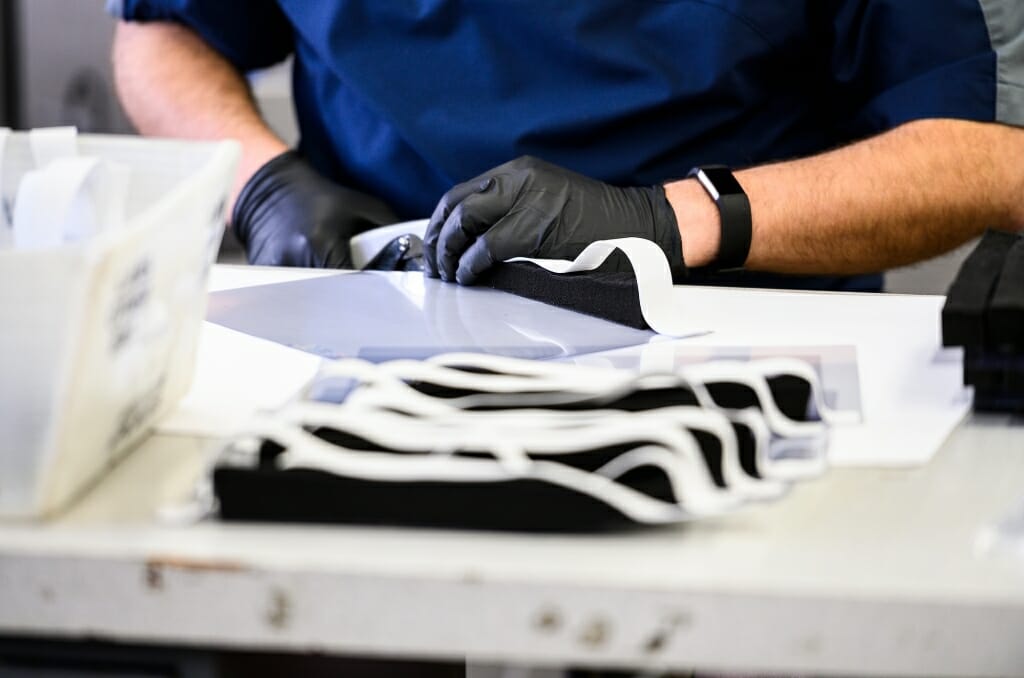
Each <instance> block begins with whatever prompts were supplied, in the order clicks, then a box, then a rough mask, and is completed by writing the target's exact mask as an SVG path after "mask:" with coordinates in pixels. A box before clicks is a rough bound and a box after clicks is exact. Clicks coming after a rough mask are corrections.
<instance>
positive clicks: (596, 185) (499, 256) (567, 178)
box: [423, 157, 686, 285]
mask: <svg viewBox="0 0 1024 678" xmlns="http://www.w3.org/2000/svg"><path fill="white" fill-rule="evenodd" d="M625 237H639V238H646V239H648V240H653V241H654V242H656V243H657V244H658V245H660V246H661V248H662V249H663V250H664V251H665V254H666V256H667V257H668V261H669V266H670V267H671V268H672V272H673V277H676V278H677V279H678V278H681V277H682V275H683V273H684V271H685V268H686V267H685V265H684V263H683V253H682V243H681V241H680V238H679V229H678V226H677V225H676V217H675V212H674V211H673V209H672V206H671V205H670V204H669V202H668V199H667V198H666V197H665V190H664V189H663V188H662V187H661V186H652V187H649V188H648V187H637V188H618V187H616V186H610V185H608V184H605V183H602V182H600V181H596V180H594V179H590V178H588V177H585V176H582V175H580V174H576V173H575V172H570V171H569V170H566V169H563V168H561V167H558V166H556V165H552V164H551V163H547V162H544V161H543V160H538V159H537V158H531V157H522V158H518V159H516V160H513V161H512V162H508V163H505V164H504V165H501V166H500V167H497V168H495V169H493V170H491V171H489V172H485V173H484V174H481V175H480V176H478V177H477V178H475V179H473V180H471V181H467V182H465V183H463V184H459V185H458V186H455V187H454V188H452V189H451V190H450V191H448V192H447V193H446V194H445V195H444V197H443V198H441V201H440V202H439V203H438V205H437V208H436V209H435V210H434V214H433V216H432V217H431V218H430V223H429V224H428V226H427V232H426V236H425V237H424V239H423V256H424V266H425V268H426V273H427V275H430V276H432V277H435V278H436V277H441V278H442V279H443V280H446V281H453V280H454V281H457V282H458V283H460V284H462V285H471V284H473V283H474V282H475V281H476V280H477V278H478V277H479V276H480V274H481V273H483V272H484V271H485V270H486V269H487V268H489V267H490V266H492V265H493V264H495V263H497V262H500V261H504V260H505V259H511V258H512V257H531V258H545V259H573V258H575V257H576V255H578V254H579V253H580V252H582V251H583V250H584V249H585V248H586V247H587V245H589V244H590V243H592V242H594V241H595V240H607V239H610V238H625Z"/></svg>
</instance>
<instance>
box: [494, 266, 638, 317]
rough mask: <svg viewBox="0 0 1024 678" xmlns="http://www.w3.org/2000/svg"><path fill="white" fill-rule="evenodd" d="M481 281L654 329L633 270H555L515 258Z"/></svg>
mask: <svg viewBox="0 0 1024 678" xmlns="http://www.w3.org/2000/svg"><path fill="white" fill-rule="evenodd" d="M480 284H481V285H485V286H487V287H493V288H494V289H497V290H501V291H503V292H510V293H512V294H515V295H518V296H520V297H526V298H527V299H533V300H534V301H541V302H544V303H545V304H551V305H552V306H558V307H559V308H565V309H569V310H570V311H578V312H580V313H586V314H587V315H592V316H595V317H597V318H601V319H603V320H610V321H611V322H614V323H619V324H620V325H626V326H628V327H634V328H636V329H638V330H649V329H651V326H650V325H648V324H647V321H646V320H644V316H643V313H642V312H641V311H640V290H639V287H638V286H637V282H636V276H634V275H633V273H632V272H622V271H602V270H596V271H587V272H581V273H552V272H550V271H548V270H546V269H544V268H541V267H540V266H537V265H536V264H531V263H529V262H526V261H513V262H508V263H503V264H498V265H497V266H494V267H492V268H491V269H490V270H489V271H488V272H487V273H486V274H485V275H484V276H483V278H481V280H480Z"/></svg>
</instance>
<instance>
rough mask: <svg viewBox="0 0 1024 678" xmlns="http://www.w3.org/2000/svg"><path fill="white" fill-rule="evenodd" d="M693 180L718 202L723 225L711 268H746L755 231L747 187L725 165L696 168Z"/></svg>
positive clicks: (692, 175)
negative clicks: (751, 239)
mask: <svg viewBox="0 0 1024 678" xmlns="http://www.w3.org/2000/svg"><path fill="white" fill-rule="evenodd" d="M690 177H693V178H695V179H697V182H698V183H699V184H700V185H701V186H703V187H704V190H705V191H707V193H708V195H710V196H711V199H712V200H714V201H715V205H716V206H717V207H718V215H719V217H720V221H721V223H722V235H721V240H720V241H719V245H718V254H717V255H716V256H715V260H714V261H713V262H711V264H710V265H709V266H708V268H711V269H715V270H718V271H726V270H729V269H737V268H743V265H744V264H745V263H746V262H747V255H748V254H750V237H751V230H752V228H753V219H752V217H751V215H750V200H749V199H748V198H747V194H746V193H745V192H744V191H743V187H742V186H740V182H738V181H736V177H734V176H733V174H732V170H730V169H729V168H728V167H725V166H724V165H702V166H700V167H694V168H693V169H692V170H690V173H689V174H688V175H687V178H690Z"/></svg>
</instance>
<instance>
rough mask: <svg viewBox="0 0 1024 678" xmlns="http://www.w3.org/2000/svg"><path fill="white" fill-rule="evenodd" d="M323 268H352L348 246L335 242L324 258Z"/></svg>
mask: <svg viewBox="0 0 1024 678" xmlns="http://www.w3.org/2000/svg"><path fill="white" fill-rule="evenodd" d="M324 268H352V253H351V250H349V247H348V244H347V243H344V242H341V241H340V240H339V241H337V242H335V243H334V245H333V246H332V247H331V249H330V250H329V251H328V252H327V254H326V256H324Z"/></svg>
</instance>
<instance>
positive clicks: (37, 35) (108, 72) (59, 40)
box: [0, 0, 131, 133]
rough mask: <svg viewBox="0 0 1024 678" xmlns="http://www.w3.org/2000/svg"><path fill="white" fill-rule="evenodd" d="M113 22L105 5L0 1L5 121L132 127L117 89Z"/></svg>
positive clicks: (0, 94)
mask: <svg viewBox="0 0 1024 678" xmlns="http://www.w3.org/2000/svg"><path fill="white" fill-rule="evenodd" d="M55 17H59V20H55ZM114 25H115V22H114V21H113V20H112V19H111V18H110V16H108V15H107V13H106V12H104V10H103V3H101V2H96V1H92V2H81V1H79V2H67V1H66V0H0V125H2V126H6V127H13V128H20V129H27V128H32V127H53V126H60V125H74V126H76V127H78V130H79V132H91V133H129V132H131V126H130V125H129V123H128V120H127V118H126V117H125V115H124V113H123V112H122V110H121V108H120V106H119V104H118V103H117V97H116V94H115V91H114V78H113V71H112V67H111V59H110V44H111V38H112V36H113V33H114ZM72 26H73V27H74V28H73V30H69V27H72Z"/></svg>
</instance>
